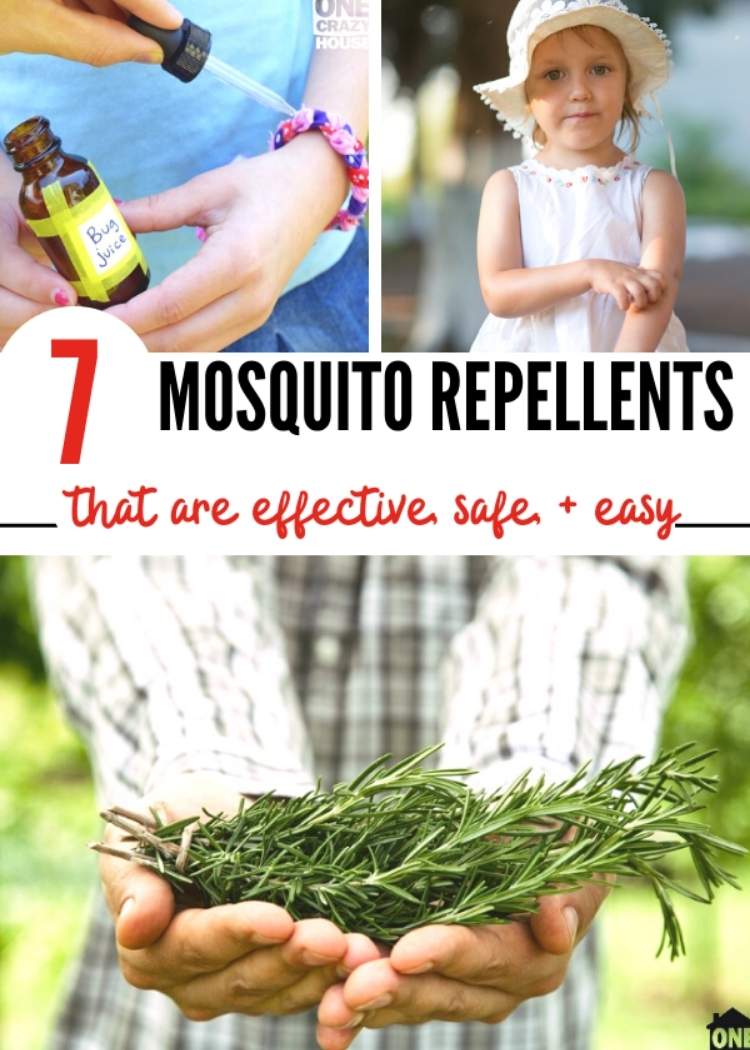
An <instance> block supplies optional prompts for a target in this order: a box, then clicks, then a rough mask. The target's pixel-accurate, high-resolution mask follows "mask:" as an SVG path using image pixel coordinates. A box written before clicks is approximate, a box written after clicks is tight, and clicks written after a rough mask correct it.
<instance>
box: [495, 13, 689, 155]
mask: <svg viewBox="0 0 750 1050" xmlns="http://www.w3.org/2000/svg"><path fill="white" fill-rule="evenodd" d="M582 25H590V26H599V27H600V28H601V29H607V30H608V31H609V32H610V33H612V35H613V36H616V37H617V39H618V40H619V41H620V44H621V46H622V49H623V51H624V52H625V56H626V58H627V60H628V63H629V65H630V73H631V81H630V96H631V100H632V103H633V106H634V108H635V110H636V112H637V113H647V110H646V108H645V106H644V104H643V99H644V98H645V97H646V96H647V95H652V94H653V93H654V92H655V91H657V90H658V88H660V87H661V86H662V85H663V84H664V83H665V82H666V81H667V79H668V78H669V73H670V66H671V61H670V57H671V54H672V48H671V47H670V44H669V40H668V39H667V36H666V34H665V33H664V32H662V30H661V29H659V27H658V26H657V24H656V22H652V21H651V20H650V19H648V18H641V16H640V15H636V14H634V13H633V12H632V11H629V10H628V8H627V7H626V6H625V4H624V3H622V0H519V3H518V6H517V7H516V9H515V11H514V12H513V17H512V18H511V20H510V25H509V26H508V51H509V53H510V74H509V75H508V76H507V77H501V78H500V80H490V81H488V82H487V83H486V84H475V85H474V90H475V91H477V92H478V93H479V94H480V95H481V96H482V98H483V100H484V101H485V102H486V103H487V105H488V106H491V107H492V109H494V110H497V114H498V120H500V121H502V122H503V123H504V125H505V129H506V131H512V132H513V135H514V137H515V138H517V139H518V138H527V139H529V140H530V141H531V140H532V136H533V134H534V128H535V121H534V118H533V116H532V115H531V113H530V112H529V108H528V105H527V99H526V87H525V84H526V81H527V79H528V76H529V71H530V69H531V57H532V55H533V54H534V50H535V48H536V47H537V46H538V45H539V44H541V42H542V41H543V40H546V39H547V37H549V36H552V35H553V34H554V33H559V32H560V30H562V29H570V28H571V27H572V26H582Z"/></svg>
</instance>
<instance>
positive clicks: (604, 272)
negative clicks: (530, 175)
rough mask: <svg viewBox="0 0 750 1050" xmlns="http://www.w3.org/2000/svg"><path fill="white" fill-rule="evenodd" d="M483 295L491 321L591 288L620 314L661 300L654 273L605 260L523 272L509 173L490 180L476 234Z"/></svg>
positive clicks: (514, 193) (542, 307)
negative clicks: (614, 304)
mask: <svg viewBox="0 0 750 1050" xmlns="http://www.w3.org/2000/svg"><path fill="white" fill-rule="evenodd" d="M477 263H478V268H479V281H480V285H481V288H482V296H483V297H484V301H485V303H486V304H487V309H488V310H489V311H490V313H491V314H495V316H496V317H526V316H528V315H529V314H535V313H539V312H540V311H542V310H547V309H549V307H551V306H556V305H557V303H562V302H565V301H566V300H568V299H574V298H575V297H576V296H578V295H583V294H584V293H585V292H588V291H590V290H592V291H595V292H598V293H600V294H602V295H611V296H612V297H613V298H614V299H615V300H616V302H617V305H618V306H619V307H620V309H621V310H627V309H628V308H629V307H630V305H631V303H638V304H640V305H641V306H642V307H645V306H647V305H648V303H649V302H656V300H657V299H658V298H659V297H660V296H661V294H662V289H661V286H660V280H659V275H658V274H655V273H650V272H648V271H646V270H643V269H638V268H637V267H634V266H625V265H624V264H623V263H618V262H612V261H610V260H608V259H582V260H581V261H580V262H572V263H562V264H560V265H559V266H538V267H530V268H526V267H524V265H523V250H522V246H521V217H520V213H519V208H518V190H517V189H516V184H515V180H514V179H513V176H512V174H511V173H510V172H509V171H498V172H495V174H494V175H493V176H492V177H491V178H490V179H489V181H488V183H487V185H486V187H485V190H484V195H483V197H482V209H481V212H480V215H479V231H478V235H477Z"/></svg>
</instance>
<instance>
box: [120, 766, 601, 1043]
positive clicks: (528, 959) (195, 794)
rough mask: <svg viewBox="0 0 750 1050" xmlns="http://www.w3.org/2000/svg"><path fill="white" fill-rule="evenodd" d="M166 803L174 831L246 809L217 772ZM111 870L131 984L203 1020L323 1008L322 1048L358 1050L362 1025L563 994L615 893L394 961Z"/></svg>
mask: <svg viewBox="0 0 750 1050" xmlns="http://www.w3.org/2000/svg"><path fill="white" fill-rule="evenodd" d="M158 798H159V799H160V800H161V799H164V800H167V801H159V802H157V803H156V804H157V805H158V808H160V809H161V810H163V811H164V815H165V817H166V818H167V819H169V820H175V819H179V818H180V817H184V816H189V815H192V814H194V813H196V812H199V811H200V810H201V808H202V807H206V808H207V809H209V810H212V811H214V812H218V811H221V810H223V811H224V812H232V811H234V809H236V807H237V804H238V801H239V799H238V797H237V796H236V795H235V794H234V792H233V791H232V789H231V787H229V786H228V785H227V783H226V781H224V780H222V778H220V777H218V776H215V775H212V774H202V775H198V774H193V775H190V776H189V777H188V776H185V777H180V778H178V779H176V780H175V781H174V782H173V783H171V784H168V785H162V790H161V791H160V793H159V796H158ZM150 801H151V804H154V799H151V800H150ZM117 836H118V833H116V832H114V831H113V830H112V829H110V839H112V838H116V837H117ZM101 872H102V879H103V883H104V890H105V894H106V897H107V901H108V904H109V908H110V910H111V912H112V915H113V917H114V918H115V921H116V933H117V944H118V951H119V956H120V965H121V969H122V972H123V974H124V976H125V978H126V980H128V981H129V982H130V983H131V984H133V985H135V986H136V987H137V988H148V989H158V990H159V991H161V992H164V993H165V994H166V995H168V996H170V997H171V998H172V999H173V1000H174V1001H175V1003H176V1004H177V1005H178V1006H179V1008H180V1009H181V1010H182V1012H183V1013H184V1014H185V1016H186V1017H188V1018H189V1019H191V1020H195V1021H205V1020H209V1019H211V1018H214V1017H217V1016H219V1015H220V1014H225V1013H242V1014H250V1015H258V1014H291V1013H298V1012H300V1011H303V1010H307V1009H311V1008H313V1007H317V1008H318V1041H319V1044H320V1046H321V1047H322V1050H346V1048H347V1047H348V1046H350V1044H351V1043H352V1042H353V1041H354V1039H355V1038H356V1036H357V1034H358V1032H359V1031H360V1029H361V1028H362V1027H368V1028H382V1027H385V1026H387V1025H392V1024H421V1023H424V1022H427V1021H433V1020H442V1021H484V1022H487V1023H498V1022H500V1021H502V1020H504V1019H505V1018H506V1017H507V1016H508V1015H509V1014H510V1013H511V1012H512V1011H513V1010H514V1009H515V1008H516V1007H517V1006H518V1005H519V1004H520V1003H521V1002H523V1001H524V1000H525V999H528V998H531V997H533V996H538V995H545V994H547V993H548V992H551V991H553V990H554V989H556V988H557V987H559V985H560V984H561V982H562V980H563V979H564V976H565V971H566V968H567V965H568V962H569V961H570V957H571V953H572V951H573V949H574V947H575V945H576V944H577V943H578V941H579V940H580V939H581V938H582V937H583V936H584V934H585V933H586V930H587V929H588V927H589V925H590V924H591V922H592V920H593V919H594V916H595V915H596V912H597V910H598V908H599V905H600V904H601V902H602V900H603V899H604V897H605V896H606V892H607V890H606V888H604V887H602V886H600V885H594V884H590V885H588V886H586V887H584V888H583V889H581V890H579V891H577V892H575V893H567V894H562V895H560V896H557V897H546V898H544V899H543V901H542V906H541V907H540V910H539V912H538V913H537V914H535V915H533V916H531V917H530V918H529V919H528V921H519V922H514V923H509V924H507V925H488V926H475V927H464V926H427V927H423V928H421V929H418V930H413V931H411V932H410V933H408V934H406V935H405V936H404V937H402V938H401V940H400V941H398V943H397V944H395V945H394V946H393V947H392V948H391V949H390V952H387V951H386V950H385V949H383V948H382V947H381V946H379V945H377V944H375V943H374V942H373V941H372V940H370V939H369V938H368V937H365V936H364V935H362V934H356V933H348V934H345V933H342V932H341V931H340V930H339V929H337V927H336V926H335V925H334V924H333V923H331V922H329V921H328V920H326V919H307V920H302V921H298V922H295V921H294V920H292V918H291V917H290V916H289V915H288V914H287V913H286V912H285V911H284V910H283V909H282V908H279V907H277V906H276V905H273V904H266V903H262V902H248V903H243V904H233V905H225V906H222V907H216V908H211V909H199V908H195V909H189V910H186V911H182V912H179V913H177V914H175V907H174V897H173V894H172V890H171V888H170V887H169V885H168V884H167V883H166V882H165V881H163V880H162V879H161V878H159V877H158V876H157V875H155V874H153V873H152V872H150V871H148V870H147V869H146V868H142V867H138V866H136V865H132V864H129V863H128V862H126V861H121V860H117V859H113V858H111V857H103V858H102V866H101Z"/></svg>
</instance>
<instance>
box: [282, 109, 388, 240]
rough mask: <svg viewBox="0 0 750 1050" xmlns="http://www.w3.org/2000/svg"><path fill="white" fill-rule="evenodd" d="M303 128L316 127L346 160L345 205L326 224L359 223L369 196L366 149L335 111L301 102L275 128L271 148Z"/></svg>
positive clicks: (338, 226)
mask: <svg viewBox="0 0 750 1050" xmlns="http://www.w3.org/2000/svg"><path fill="white" fill-rule="evenodd" d="M306 131H319V132H320V133H321V134H322V135H323V136H324V137H325V139H326V141H327V142H328V145H329V146H330V147H331V149H333V150H335V151H336V153H338V154H339V156H340V157H341V159H342V160H343V161H344V164H346V172H347V176H348V178H349V182H350V183H351V193H350V195H349V200H348V201H347V204H346V207H345V208H342V209H341V211H340V212H339V213H338V214H337V215H336V216H335V218H334V219H332V221H331V222H330V223H329V224H328V226H327V227H326V229H329V230H351V229H354V227H355V226H358V225H359V224H360V222H361V221H362V218H363V216H364V214H365V212H366V211H367V201H368V199H369V196H370V169H369V167H368V164H367V151H366V150H365V147H364V145H363V143H362V142H361V141H360V140H359V139H358V138H357V136H356V135H355V134H354V131H353V130H352V127H351V125H350V124H347V123H345V121H344V120H343V118H342V117H339V116H336V114H334V113H326V112H325V110H322V109H312V108H311V107H310V106H303V108H302V109H299V110H297V112H296V113H295V114H294V116H293V117H290V118H289V119H288V120H283V121H282V122H281V123H280V124H279V126H278V128H277V129H276V131H275V133H274V136H273V140H272V143H271V148H272V149H275V150H276V149H281V148H282V146H286V144H287V143H288V142H291V141H292V139H295V138H296V137H297V136H298V135H302V134H304V132H306Z"/></svg>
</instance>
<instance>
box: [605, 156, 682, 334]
mask: <svg viewBox="0 0 750 1050" xmlns="http://www.w3.org/2000/svg"><path fill="white" fill-rule="evenodd" d="M685 227H686V217H685V195H684V193H683V192H682V187H681V186H680V184H679V182H678V181H677V179H675V178H674V177H673V176H672V175H670V174H669V173H668V172H666V171H654V172H652V173H651V174H650V175H649V176H648V178H647V179H646V185H645V186H644V189H643V252H642V255H641V266H642V267H644V268H647V269H649V270H657V271H658V272H659V273H660V274H661V275H662V278H663V283H664V294H663V295H662V297H661V298H660V299H659V301H658V302H656V303H652V304H651V305H650V306H648V307H647V308H646V309H645V310H638V309H636V308H635V307H631V309H630V310H628V313H627V315H626V317H625V321H624V323H623V326H622V331H621V332H620V337H619V339H618V340H617V345H616V346H615V350H616V351H623V352H635V353H650V352H652V351H654V350H656V348H657V346H658V345H659V343H660V342H661V338H662V336H663V335H664V332H665V331H666V329H667V325H668V324H669V320H670V318H671V316H672V310H673V309H674V304H675V300H676V299H677V292H678V291H679V287H680V280H681V279H682V270H683V263H684V259H685Z"/></svg>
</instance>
